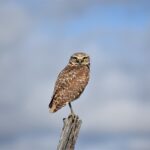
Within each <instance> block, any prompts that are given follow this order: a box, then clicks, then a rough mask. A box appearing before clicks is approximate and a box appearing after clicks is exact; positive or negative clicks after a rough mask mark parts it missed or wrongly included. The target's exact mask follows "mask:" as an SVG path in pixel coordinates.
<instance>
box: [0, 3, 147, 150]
mask: <svg viewBox="0 0 150 150" xmlns="http://www.w3.org/2000/svg"><path fill="white" fill-rule="evenodd" d="M149 7H150V2H149V1H148V0H137V1H136V2H135V1H134V0H120V1H119V0H114V1H111V0H105V1H103V0H82V1H81V0H56V1H51V0H10V1H9V0H1V1H0V119H1V122H0V149H2V150H10V149H11V150H20V149H21V150H33V149H36V150H41V149H42V150H48V149H51V150H53V149H56V146H57V144H58V141H59V136H60V132H61V128H62V126H63V122H62V119H63V118H64V117H67V116H68V114H69V108H68V106H67V107H64V108H63V109H61V110H60V111H58V112H57V113H55V114H51V113H49V112H48V103H49V101H50V98H51V96H52V92H53V86H54V84H55V80H56V78H57V75H58V73H59V72H60V70H61V69H63V68H64V66H65V65H66V64H67V63H68V59H69V57H70V55H72V53H74V52H77V51H81V50H82V51H84V52H87V53H88V54H89V55H90V56H91V80H90V82H89V85H88V86H87V88H86V90H85V92H84V94H83V95H82V96H81V98H80V99H79V100H78V101H75V102H74V103H73V104H72V105H73V108H74V111H75V112H76V113H77V114H78V115H79V116H80V118H81V119H82V121H83V124H82V127H81V131H80V135H79V138H78V142H77V144H76V149H78V150H82V149H86V150H91V149H92V150H99V149H103V150H120V149H121V150H150V142H149V141H150V117H149V116H150V92H149V87H150V67H149V66H150V42H149V39H150V9H149Z"/></svg>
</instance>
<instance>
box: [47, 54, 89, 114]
mask: <svg viewBox="0 0 150 150" xmlns="http://www.w3.org/2000/svg"><path fill="white" fill-rule="evenodd" d="M89 72H90V57H89V56H88V55H87V54H86V53H82V52H79V53H75V54H73V55H72V56H71V57H70V60H69V63H68V65H67V66H66V67H65V68H64V69H63V70H62V71H61V72H60V74H59V75H58V78H57V81H56V84H55V88H54V93H53V96H52V99H51V102H50V103H49V108H50V111H51V112H56V111H57V110H59V109H60V108H62V107H63V106H65V105H66V104H69V107H70V109H71V113H73V110H72V107H71V102H72V101H74V100H75V99H77V98H79V96H80V95H81V93H82V92H83V91H84V89H85V87H86V85H87V83H88V81H89Z"/></svg>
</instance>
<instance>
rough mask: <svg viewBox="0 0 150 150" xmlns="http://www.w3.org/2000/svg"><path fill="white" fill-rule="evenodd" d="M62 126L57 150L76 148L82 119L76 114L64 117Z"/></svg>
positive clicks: (72, 149)
mask: <svg viewBox="0 0 150 150" xmlns="http://www.w3.org/2000/svg"><path fill="white" fill-rule="evenodd" d="M63 122H64V126H63V128H62V132H61V136H60V140H59V144H58V147H57V150H74V148H75V143H76V140H77V137H78V134H79V130H80V127H81V123H82V121H81V120H79V117H78V116H77V115H75V114H71V115H69V116H68V118H64V119H63Z"/></svg>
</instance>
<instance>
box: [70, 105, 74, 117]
mask: <svg viewBox="0 0 150 150" xmlns="http://www.w3.org/2000/svg"><path fill="white" fill-rule="evenodd" d="M69 108H70V110H71V114H74V112H73V109H72V106H71V103H69Z"/></svg>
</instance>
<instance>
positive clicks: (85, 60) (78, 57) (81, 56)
mask: <svg viewBox="0 0 150 150" xmlns="http://www.w3.org/2000/svg"><path fill="white" fill-rule="evenodd" d="M69 64H70V65H72V66H83V65H87V66H89V65H90V57H89V55H88V54H86V53H83V52H78V53H74V54H73V55H72V56H71V57H70V60H69Z"/></svg>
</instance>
